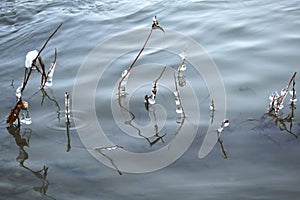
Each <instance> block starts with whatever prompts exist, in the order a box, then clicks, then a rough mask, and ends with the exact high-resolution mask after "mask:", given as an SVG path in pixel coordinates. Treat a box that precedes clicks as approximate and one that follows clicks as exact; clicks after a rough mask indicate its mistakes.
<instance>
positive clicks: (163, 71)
mask: <svg viewBox="0 0 300 200" xmlns="http://www.w3.org/2000/svg"><path fill="white" fill-rule="evenodd" d="M166 69H167V67H166V66H165V67H164V69H163V70H162V72H161V73H160V75H159V77H158V78H157V79H156V80H155V81H154V85H155V86H156V83H157V82H158V81H159V79H161V77H162V75H163V74H164V73H165V71H166Z"/></svg>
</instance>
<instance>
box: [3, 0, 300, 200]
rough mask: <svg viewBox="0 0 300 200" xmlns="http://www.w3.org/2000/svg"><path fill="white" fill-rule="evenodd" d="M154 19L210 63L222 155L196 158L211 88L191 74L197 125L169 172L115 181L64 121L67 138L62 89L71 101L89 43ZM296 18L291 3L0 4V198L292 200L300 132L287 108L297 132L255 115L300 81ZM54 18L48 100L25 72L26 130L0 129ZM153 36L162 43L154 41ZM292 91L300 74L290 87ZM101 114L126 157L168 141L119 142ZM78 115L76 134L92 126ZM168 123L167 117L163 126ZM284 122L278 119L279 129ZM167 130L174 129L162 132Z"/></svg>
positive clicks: (127, 59)
mask: <svg viewBox="0 0 300 200" xmlns="http://www.w3.org/2000/svg"><path fill="white" fill-rule="evenodd" d="M154 15H157V16H158V19H159V22H160V23H161V25H162V26H163V27H164V28H165V29H166V30H167V29H169V30H175V31H178V32H180V33H181V34H183V35H185V36H187V37H191V38H192V39H194V40H195V41H197V42H198V43H199V44H201V45H202V47H203V48H204V49H205V50H206V51H207V53H208V54H209V55H210V56H211V58H212V59H213V61H214V62H215V63H216V65H217V67H218V69H219V71H220V74H221V76H222V78H223V81H224V86H225V89H226V96H227V118H228V119H229V120H230V126H229V127H228V128H226V129H224V131H223V133H222V136H221V138H222V140H223V145H224V148H225V150H226V152H227V153H228V159H224V158H223V156H222V152H221V148H220V145H219V144H217V145H216V146H215V147H214V149H213V151H212V152H210V154H208V155H207V156H206V157H205V158H204V159H199V158H198V151H199V148H200V146H201V144H202V141H203V138H204V135H205V133H206V131H207V128H208V124H209V121H210V111H209V104H210V101H209V98H208V95H209V92H208V90H207V88H206V87H205V83H204V81H203V79H201V78H200V79H199V77H198V79H195V78H194V77H193V74H194V73H193V71H192V70H191V69H190V71H189V69H188V70H187V72H186V76H187V77H188V78H189V79H190V80H191V83H192V84H193V87H194V88H195V90H196V91H197V97H198V98H199V99H200V102H201V103H200V110H201V118H200V127H199V130H198V134H197V136H196V138H195V140H194V142H193V144H192V145H191V147H190V148H189V149H188V150H187V151H186V152H185V153H184V154H183V155H182V156H181V157H180V158H179V159H178V160H177V161H176V162H174V163H173V164H171V165H170V166H168V167H166V168H163V169H161V170H159V171H155V172H151V173H146V174H130V173H123V175H121V176H120V175H119V174H118V172H117V171H116V170H114V169H110V168H108V167H106V166H104V165H103V164H101V163H100V162H99V161H97V160H96V159H94V158H93V157H92V156H91V155H90V154H89V153H88V151H87V150H86V149H85V148H84V146H83V144H82V143H81V141H80V138H79V136H78V134H77V130H76V127H75V125H74V122H73V119H72V121H71V124H70V127H69V130H68V131H67V129H66V124H65V118H64V93H65V92H66V91H68V92H70V93H71V94H72V90H73V84H74V82H75V77H76V73H77V71H78V69H79V67H80V66H81V64H82V63H83V62H84V60H85V58H86V57H87V56H88V55H89V53H90V52H91V51H92V50H93V49H94V48H95V47H96V46H97V45H99V44H100V43H102V42H104V41H106V40H108V39H111V38H112V37H114V36H116V35H118V34H121V33H123V32H124V31H130V30H134V29H137V28H147V27H149V26H150V25H151V22H152V17H153V16H154ZM299 16H300V6H299V2H298V1H296V0H289V1H282V2H278V1H270V0H263V1H257V0H252V1H241V2H239V1H231V0H227V1H225V0H224V1H214V0H207V1H196V0H191V1H184V2H178V1H155V0H153V1H145V2H144V1H107V0H106V1H102V2H100V1H96V2H94V1H62V2H61V1H54V0H48V1H42V0H39V1H23V0H20V1H1V2H0V27H1V28H0V46H1V58H0V60H1V62H0V68H1V71H0V76H1V78H0V82H1V84H0V88H1V95H0V102H1V110H0V116H1V120H2V121H1V124H0V152H1V154H0V166H1V167H0V177H1V178H0V198H1V199H121V198H123V199H141V198H147V199H182V198H186V199H295V198H297V197H299V195H300V190H299V186H298V185H299V183H300V177H299V172H298V169H299V167H300V162H299V158H300V156H299V150H300V145H299V138H298V139H297V138H296V137H295V136H299V133H300V119H299V117H300V116H299V111H298V110H297V109H296V110H295V117H294V119H293V121H292V125H293V126H292V133H293V134H294V135H292V134H290V133H289V132H287V131H284V130H281V129H280V127H279V126H278V125H276V124H275V122H274V120H273V119H272V118H270V117H268V118H266V119H265V118H264V117H265V115H264V114H265V113H266V112H267V109H268V104H269V100H268V96H269V95H270V93H272V92H273V91H275V90H280V89H281V88H283V87H285V86H286V84H287V83H288V81H289V79H290V77H291V76H292V74H293V73H294V72H298V73H299V63H300V59H299V55H298V54H299V48H300V17H299ZM61 22H63V26H62V28H61V29H60V30H59V32H58V33H57V34H56V35H55V37H54V38H53V39H52V40H51V41H50V42H49V44H48V45H47V47H46V49H45V51H44V52H43V54H42V56H43V59H44V61H45V62H46V64H48V65H49V64H50V63H51V61H52V59H53V54H54V48H57V50H58V57H57V67H56V70H55V75H54V84H53V86H52V87H51V88H49V89H47V90H46V92H47V94H48V95H49V96H50V98H45V99H44V101H43V104H41V102H42V94H41V92H39V91H38V86H39V82H40V79H39V76H38V75H37V74H33V76H32V77H31V79H30V81H29V84H28V86H27V88H26V92H25V93H24V96H23V98H24V99H26V100H28V101H29V104H30V105H29V106H30V113H31V118H32V120H33V123H32V124H31V125H22V126H21V129H20V130H19V129H17V128H14V127H9V125H7V124H6V123H5V120H6V117H7V115H8V114H9V111H10V109H11V107H12V106H14V103H15V89H16V87H18V86H19V85H20V84H21V83H22V80H23V73H24V72H23V65H24V59H25V55H26V52H28V51H30V50H32V49H39V48H41V46H42V44H43V43H44V41H45V40H46V38H47V37H48V35H49V34H50V33H51V32H52V31H53V30H54V29H55V27H56V26H57V25H58V24H59V23H61ZM154 37H161V36H160V35H159V34H158V33H156V35H154ZM145 38H146V36H145ZM165 39H167V32H166V38H165ZM162 43H163V42H162ZM128 45H130V44H128ZM162 45H163V44H162ZM174 45H176V44H175V43H174ZM114 48H125V47H124V46H123V47H122V46H117V47H116V46H114V47H112V54H113V52H114V51H113V50H114ZM184 48H185V47H182V49H184ZM136 53H137V49H134V52H129V53H128V54H127V55H124V56H122V57H120V58H119V59H118V60H116V61H115V62H114V63H112V67H111V68H109V70H108V71H107V73H108V74H109V75H110V76H108V78H106V79H103V83H101V82H100V83H99V85H101V84H102V85H101V91H97V93H96V101H99V102H104V103H105V102H106V103H108V102H110V99H111V98H114V97H112V94H111V89H112V88H113V87H114V86H115V83H116V81H117V80H118V79H119V77H120V73H121V72H122V70H124V69H125V68H126V66H128V65H129V64H130V63H131V62H132V60H133V58H134V56H135V55H136ZM190 53H191V52H190ZM187 54H189V52H188V47H187ZM147 55H149V57H148V58H147V56H145V57H141V60H140V64H143V62H148V61H149V60H150V61H152V62H153V60H155V62H157V63H159V61H160V60H161V59H162V57H163V56H161V54H159V53H155V52H154V53H153V52H152V53H151V52H150V53H149V52H148V53H147ZM166 58H168V55H166ZM99 59H105V57H103V58H99ZM147 59H148V60H147ZM178 61H179V60H172V59H166V62H167V63H165V64H170V65H176V64H177V62H178ZM161 64H162V63H161ZM48 65H47V66H48ZM117 65H121V66H120V67H118V66H117ZM95 70H97V69H95ZM141 78H142V77H141ZM12 80H13V86H11V84H12ZM88 80H89V79H88V77H87V81H88ZM298 83H299V75H297V78H296V90H298V88H299V86H298ZM149 86H150V85H148V86H147V85H146V86H144V87H141V88H140V90H137V91H136V93H134V95H133V101H132V102H131V104H134V103H135V98H137V97H138V96H139V95H141V94H144V93H143V92H144V91H148V90H149V89H148V88H149ZM150 87H151V86H150ZM99 88H100V86H99V87H98V89H99ZM298 91H299V90H298ZM165 94H166V95H165V96H161V97H160V98H161V100H163V101H166V103H168V99H169V96H168V92H167V89H165ZM51 99H54V100H55V101H56V102H57V103H58V104H59V107H57V104H56V103H54V101H52V100H51ZM96 104H97V103H96ZM105 105H106V104H105ZM142 106H143V105H139V106H136V107H134V108H133V111H134V112H135V113H138V114H137V115H136V123H140V124H143V123H146V122H147V120H146V121H143V120H145V119H148V118H147V116H146V114H145V112H143V110H142V109H141V108H142ZM103 107H104V108H103ZM103 107H101V105H97V106H96V108H97V113H98V118H99V119H100V120H102V122H101V123H102V125H103V127H105V130H107V134H108V137H109V138H111V139H112V140H114V141H118V142H120V143H122V145H124V147H126V145H127V146H128V147H127V148H129V149H130V150H132V151H137V152H139V151H143V152H148V151H152V150H154V149H159V148H161V147H163V146H164V145H165V144H166V143H168V142H169V141H170V140H171V139H172V137H171V136H170V135H168V136H167V137H166V141H165V143H162V142H158V143H157V145H154V146H153V148H152V147H149V144H148V143H147V141H146V140H141V141H139V140H137V141H136V140H129V139H128V138H126V137H124V135H120V137H118V135H119V132H120V130H119V129H118V128H117V126H116V125H115V124H114V122H113V120H112V116H111V113H110V112H109V109H107V106H106V107H105V106H103ZM82 112H83V111H81V110H73V114H74V116H75V117H79V119H78V120H81V121H83V124H82V127H77V128H81V129H84V128H85V127H87V126H89V122H86V121H84V118H82V119H81V118H80V116H84V113H82ZM282 112H283V113H284V114H285V115H287V114H288V113H289V106H288V105H286V107H285V109H284V110H283V111H282ZM58 114H60V115H58ZM173 117H174V116H173ZM172 122H173V118H172V116H171V119H170V120H169V121H167V125H168V123H172ZM289 125H290V124H289V123H287V127H288V128H289ZM175 128H176V127H175ZM175 128H174V126H171V128H170V129H168V133H172V132H173V131H174V130H175ZM172 134H173V133H172ZM27 157H28V158H27ZM22 160H23V161H24V162H22Z"/></svg>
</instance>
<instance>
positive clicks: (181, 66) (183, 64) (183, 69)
mask: <svg viewBox="0 0 300 200" xmlns="http://www.w3.org/2000/svg"><path fill="white" fill-rule="evenodd" d="M186 68H187V67H186V64H185V63H182V65H180V66H179V71H182V72H183V71H185V70H186Z"/></svg>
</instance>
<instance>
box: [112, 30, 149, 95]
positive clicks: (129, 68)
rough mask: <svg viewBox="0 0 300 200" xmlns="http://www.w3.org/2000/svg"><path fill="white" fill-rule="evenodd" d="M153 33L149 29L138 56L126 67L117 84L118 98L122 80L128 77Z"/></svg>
mask: <svg viewBox="0 0 300 200" xmlns="http://www.w3.org/2000/svg"><path fill="white" fill-rule="evenodd" d="M152 32H153V28H151V30H150V33H149V35H148V37H147V39H146V41H145V43H144V45H143V47H142V49H141V50H140V52H139V53H138V55H137V56H136V57H135V59H134V60H133V62H132V63H131V65H130V66H129V67H128V69H127V72H126V74H125V75H124V76H123V77H122V78H121V80H120V82H119V86H118V97H119V98H120V96H121V84H122V82H123V80H124V79H125V78H126V77H127V76H128V74H129V72H130V71H131V69H132V68H133V66H134V64H135V63H136V61H137V60H138V58H139V57H140V55H141V54H142V52H143V51H144V49H145V47H146V44H147V43H148V41H149V39H150V36H151V34H152Z"/></svg>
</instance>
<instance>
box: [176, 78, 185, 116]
mask: <svg viewBox="0 0 300 200" xmlns="http://www.w3.org/2000/svg"><path fill="white" fill-rule="evenodd" d="M174 81H175V89H176V92H177V97H178V100H179V105H180V107H181V109H182V114H183V117H184V118H185V117H186V116H185V112H184V109H183V106H182V102H181V97H180V94H179V90H178V85H177V80H176V75H175V72H174Z"/></svg>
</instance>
